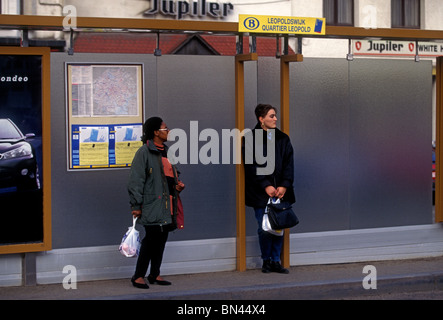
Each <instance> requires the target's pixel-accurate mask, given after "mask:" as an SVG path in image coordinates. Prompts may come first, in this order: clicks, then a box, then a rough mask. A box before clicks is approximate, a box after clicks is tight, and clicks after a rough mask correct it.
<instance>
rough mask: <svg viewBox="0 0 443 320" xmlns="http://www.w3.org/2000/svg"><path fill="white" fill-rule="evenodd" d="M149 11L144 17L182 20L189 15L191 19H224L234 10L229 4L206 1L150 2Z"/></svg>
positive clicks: (153, 0) (172, 0)
mask: <svg viewBox="0 0 443 320" xmlns="http://www.w3.org/2000/svg"><path fill="white" fill-rule="evenodd" d="M150 1H151V9H149V10H146V11H145V12H144V15H146V16H149V15H155V14H162V15H165V16H174V17H176V19H182V18H183V17H185V16H187V15H189V16H191V17H204V16H210V17H213V18H225V17H227V16H228V14H229V13H231V12H232V11H233V10H234V5H233V4H232V3H230V2H227V3H222V2H211V1H207V0H196V1H194V0H189V1H186V0H177V1H174V0H150Z"/></svg>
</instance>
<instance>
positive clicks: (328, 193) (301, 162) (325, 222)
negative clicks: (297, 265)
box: [290, 59, 349, 232]
mask: <svg viewBox="0 0 443 320" xmlns="http://www.w3.org/2000/svg"><path fill="white" fill-rule="evenodd" d="M347 65H348V63H347V61H346V60H345V59H305V61H304V62H301V63H292V64H291V69H290V72H291V78H290V81H291V82H290V87H291V101H290V103H291V108H290V110H291V118H290V130H291V132H290V135H291V139H292V143H293V145H294V150H295V155H294V161H295V190H296V197H297V203H296V205H295V207H296V210H297V212H298V213H299V214H300V220H301V221H303V222H302V223H301V224H300V225H299V226H298V227H297V228H296V230H297V231H300V232H302V231H329V230H342V229H348V227H349V210H348V184H349V114H348V113H349V112H348V109H349V106H348V71H347Z"/></svg>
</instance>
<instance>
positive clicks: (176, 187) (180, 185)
mask: <svg viewBox="0 0 443 320" xmlns="http://www.w3.org/2000/svg"><path fill="white" fill-rule="evenodd" d="M184 188H185V184H184V183H183V182H181V181H180V180H179V181H178V183H177V185H176V186H175V189H177V191H178V192H182V191H183V189H184Z"/></svg>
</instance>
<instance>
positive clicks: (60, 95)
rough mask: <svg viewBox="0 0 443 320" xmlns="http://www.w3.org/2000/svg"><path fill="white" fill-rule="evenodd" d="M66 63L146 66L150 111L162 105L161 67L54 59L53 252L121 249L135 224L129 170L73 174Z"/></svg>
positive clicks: (117, 59) (100, 58)
mask: <svg viewBox="0 0 443 320" xmlns="http://www.w3.org/2000/svg"><path fill="white" fill-rule="evenodd" d="M65 62H72V63H143V64H144V75H143V76H144V87H145V92H144V95H145V98H146V105H147V106H148V107H149V106H151V105H152V104H155V103H156V99H157V98H156V95H157V93H156V61H155V58H154V57H153V56H148V55H119V54H81V53H75V54H74V55H73V56H69V55H67V54H66V53H52V54H51V167H52V168H51V169H52V172H51V176H52V197H51V198H52V241H53V248H55V249H57V248H70V247H88V246H102V245H113V244H118V243H119V242H120V240H121V237H122V236H123V234H124V232H126V230H127V228H128V227H129V226H130V225H131V224H132V216H131V214H130V207H129V199H128V193H127V191H126V183H127V178H128V174H129V169H109V170H88V171H68V170H67V167H68V165H67V150H68V146H67V120H66V119H67V118H66V113H67V111H66V96H65Z"/></svg>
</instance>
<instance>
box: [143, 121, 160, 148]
mask: <svg viewBox="0 0 443 320" xmlns="http://www.w3.org/2000/svg"><path fill="white" fill-rule="evenodd" d="M162 123H163V120H162V118H160V117H151V118H149V119H148V120H146V121H145V123H144V124H143V136H142V141H143V143H146V141H148V140H152V139H154V136H155V135H154V131H157V130H158V129H160V127H161V125H162Z"/></svg>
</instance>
